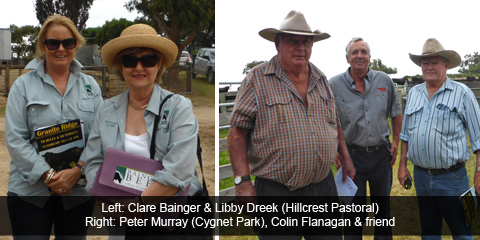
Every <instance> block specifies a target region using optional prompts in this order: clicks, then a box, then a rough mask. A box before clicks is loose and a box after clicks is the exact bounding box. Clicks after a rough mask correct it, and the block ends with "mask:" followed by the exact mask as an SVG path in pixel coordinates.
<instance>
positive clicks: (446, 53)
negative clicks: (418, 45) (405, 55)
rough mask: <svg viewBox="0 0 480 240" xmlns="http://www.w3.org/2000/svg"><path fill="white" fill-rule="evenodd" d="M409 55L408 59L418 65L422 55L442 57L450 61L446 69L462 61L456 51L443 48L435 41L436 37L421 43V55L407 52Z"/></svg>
mask: <svg viewBox="0 0 480 240" xmlns="http://www.w3.org/2000/svg"><path fill="white" fill-rule="evenodd" d="M409 55H410V59H412V61H413V62H414V63H415V64H417V65H418V66H421V64H420V63H421V59H422V58H423V57H434V56H440V57H444V58H445V59H447V60H448V61H449V62H450V66H449V67H448V69H451V68H455V67H457V66H458V65H460V63H461V62H462V58H461V57H460V55H458V53H457V52H455V51H453V50H445V49H444V48H443V46H442V44H440V42H439V41H437V39H435V38H429V39H427V41H426V42H425V44H423V50H422V54H421V55H414V54H411V53H409Z"/></svg>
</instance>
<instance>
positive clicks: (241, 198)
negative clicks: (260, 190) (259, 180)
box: [234, 181, 257, 209]
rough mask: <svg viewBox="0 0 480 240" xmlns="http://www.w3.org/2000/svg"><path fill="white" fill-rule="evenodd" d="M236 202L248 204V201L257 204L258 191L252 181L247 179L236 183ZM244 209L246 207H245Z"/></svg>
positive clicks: (237, 203)
mask: <svg viewBox="0 0 480 240" xmlns="http://www.w3.org/2000/svg"><path fill="white" fill-rule="evenodd" d="M234 202H235V204H236V205H243V206H247V203H254V204H257V192H256V191H255V189H254V188H253V183H252V182H251V181H245V182H242V183H240V184H239V185H235V201H234ZM243 209H246V207H244V208H243Z"/></svg>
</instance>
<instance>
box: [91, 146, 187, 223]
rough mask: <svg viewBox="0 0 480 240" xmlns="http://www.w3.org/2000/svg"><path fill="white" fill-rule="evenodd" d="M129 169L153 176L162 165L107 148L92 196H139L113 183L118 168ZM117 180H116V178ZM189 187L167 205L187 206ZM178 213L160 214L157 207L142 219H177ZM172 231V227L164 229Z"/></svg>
mask: <svg viewBox="0 0 480 240" xmlns="http://www.w3.org/2000/svg"><path fill="white" fill-rule="evenodd" d="M119 166H120V168H121V169H122V168H123V167H125V168H131V169H134V170H136V171H139V172H145V173H149V174H152V175H154V174H155V172H156V171H158V170H162V169H163V165H162V164H161V163H160V162H157V161H155V160H152V159H150V158H146V157H142V156H139V155H136V154H133V153H128V152H125V151H122V150H119V149H115V148H108V149H107V154H106V155H105V160H104V162H103V164H102V165H101V166H100V168H99V169H98V172H97V176H96V178H95V182H94V184H93V187H92V191H91V193H92V195H93V196H95V197H98V198H100V199H102V200H106V201H109V200H108V199H109V198H118V197H125V198H131V197H136V196H139V195H140V194H141V193H142V191H141V190H137V189H133V188H130V187H126V186H122V185H119V184H118V183H115V182H114V179H115V178H117V177H118V174H117V176H115V173H116V172H117V173H118V168H119ZM117 179H118V178H117ZM189 189H190V185H188V186H187V188H186V189H185V190H184V191H183V192H182V193H181V194H179V195H177V196H175V197H172V198H169V199H167V200H166V201H165V203H168V204H174V205H184V204H187V196H188V191H189ZM179 214H180V213H179V212H160V211H159V207H158V206H157V212H155V213H145V214H144V215H143V216H144V217H148V218H149V217H162V218H171V219H175V218H178V215H179ZM166 228H167V229H173V228H174V227H171V228H170V227H166Z"/></svg>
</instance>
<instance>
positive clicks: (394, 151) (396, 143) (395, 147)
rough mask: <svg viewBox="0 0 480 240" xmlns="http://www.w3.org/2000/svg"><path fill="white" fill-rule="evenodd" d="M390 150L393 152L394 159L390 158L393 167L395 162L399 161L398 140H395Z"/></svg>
mask: <svg viewBox="0 0 480 240" xmlns="http://www.w3.org/2000/svg"><path fill="white" fill-rule="evenodd" d="M390 152H391V153H392V159H391V160H390V166H392V167H393V165H395V162H396V161H397V154H398V142H393V143H392V146H391V148H390Z"/></svg>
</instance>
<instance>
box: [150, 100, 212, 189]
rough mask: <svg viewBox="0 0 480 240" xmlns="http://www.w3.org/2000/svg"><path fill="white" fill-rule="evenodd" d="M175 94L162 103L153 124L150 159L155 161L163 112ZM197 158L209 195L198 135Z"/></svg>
mask: <svg viewBox="0 0 480 240" xmlns="http://www.w3.org/2000/svg"><path fill="white" fill-rule="evenodd" d="M173 95H174V94H170V95H167V96H166V97H165V98H164V99H163V101H162V103H161V104H160V108H159V110H158V115H157V116H155V122H154V123H153V124H154V125H153V133H152V141H151V143H150V158H151V159H153V158H154V157H155V138H156V136H157V128H158V123H159V122H160V116H161V112H162V108H163V105H164V104H165V102H166V101H167V100H168V99H169V98H170V97H172V96H173ZM197 158H198V163H199V165H200V170H201V171H202V180H203V191H204V192H205V193H207V195H208V190H207V184H206V183H205V175H204V173H203V163H202V147H201V145H200V136H199V135H198V134H197Z"/></svg>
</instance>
